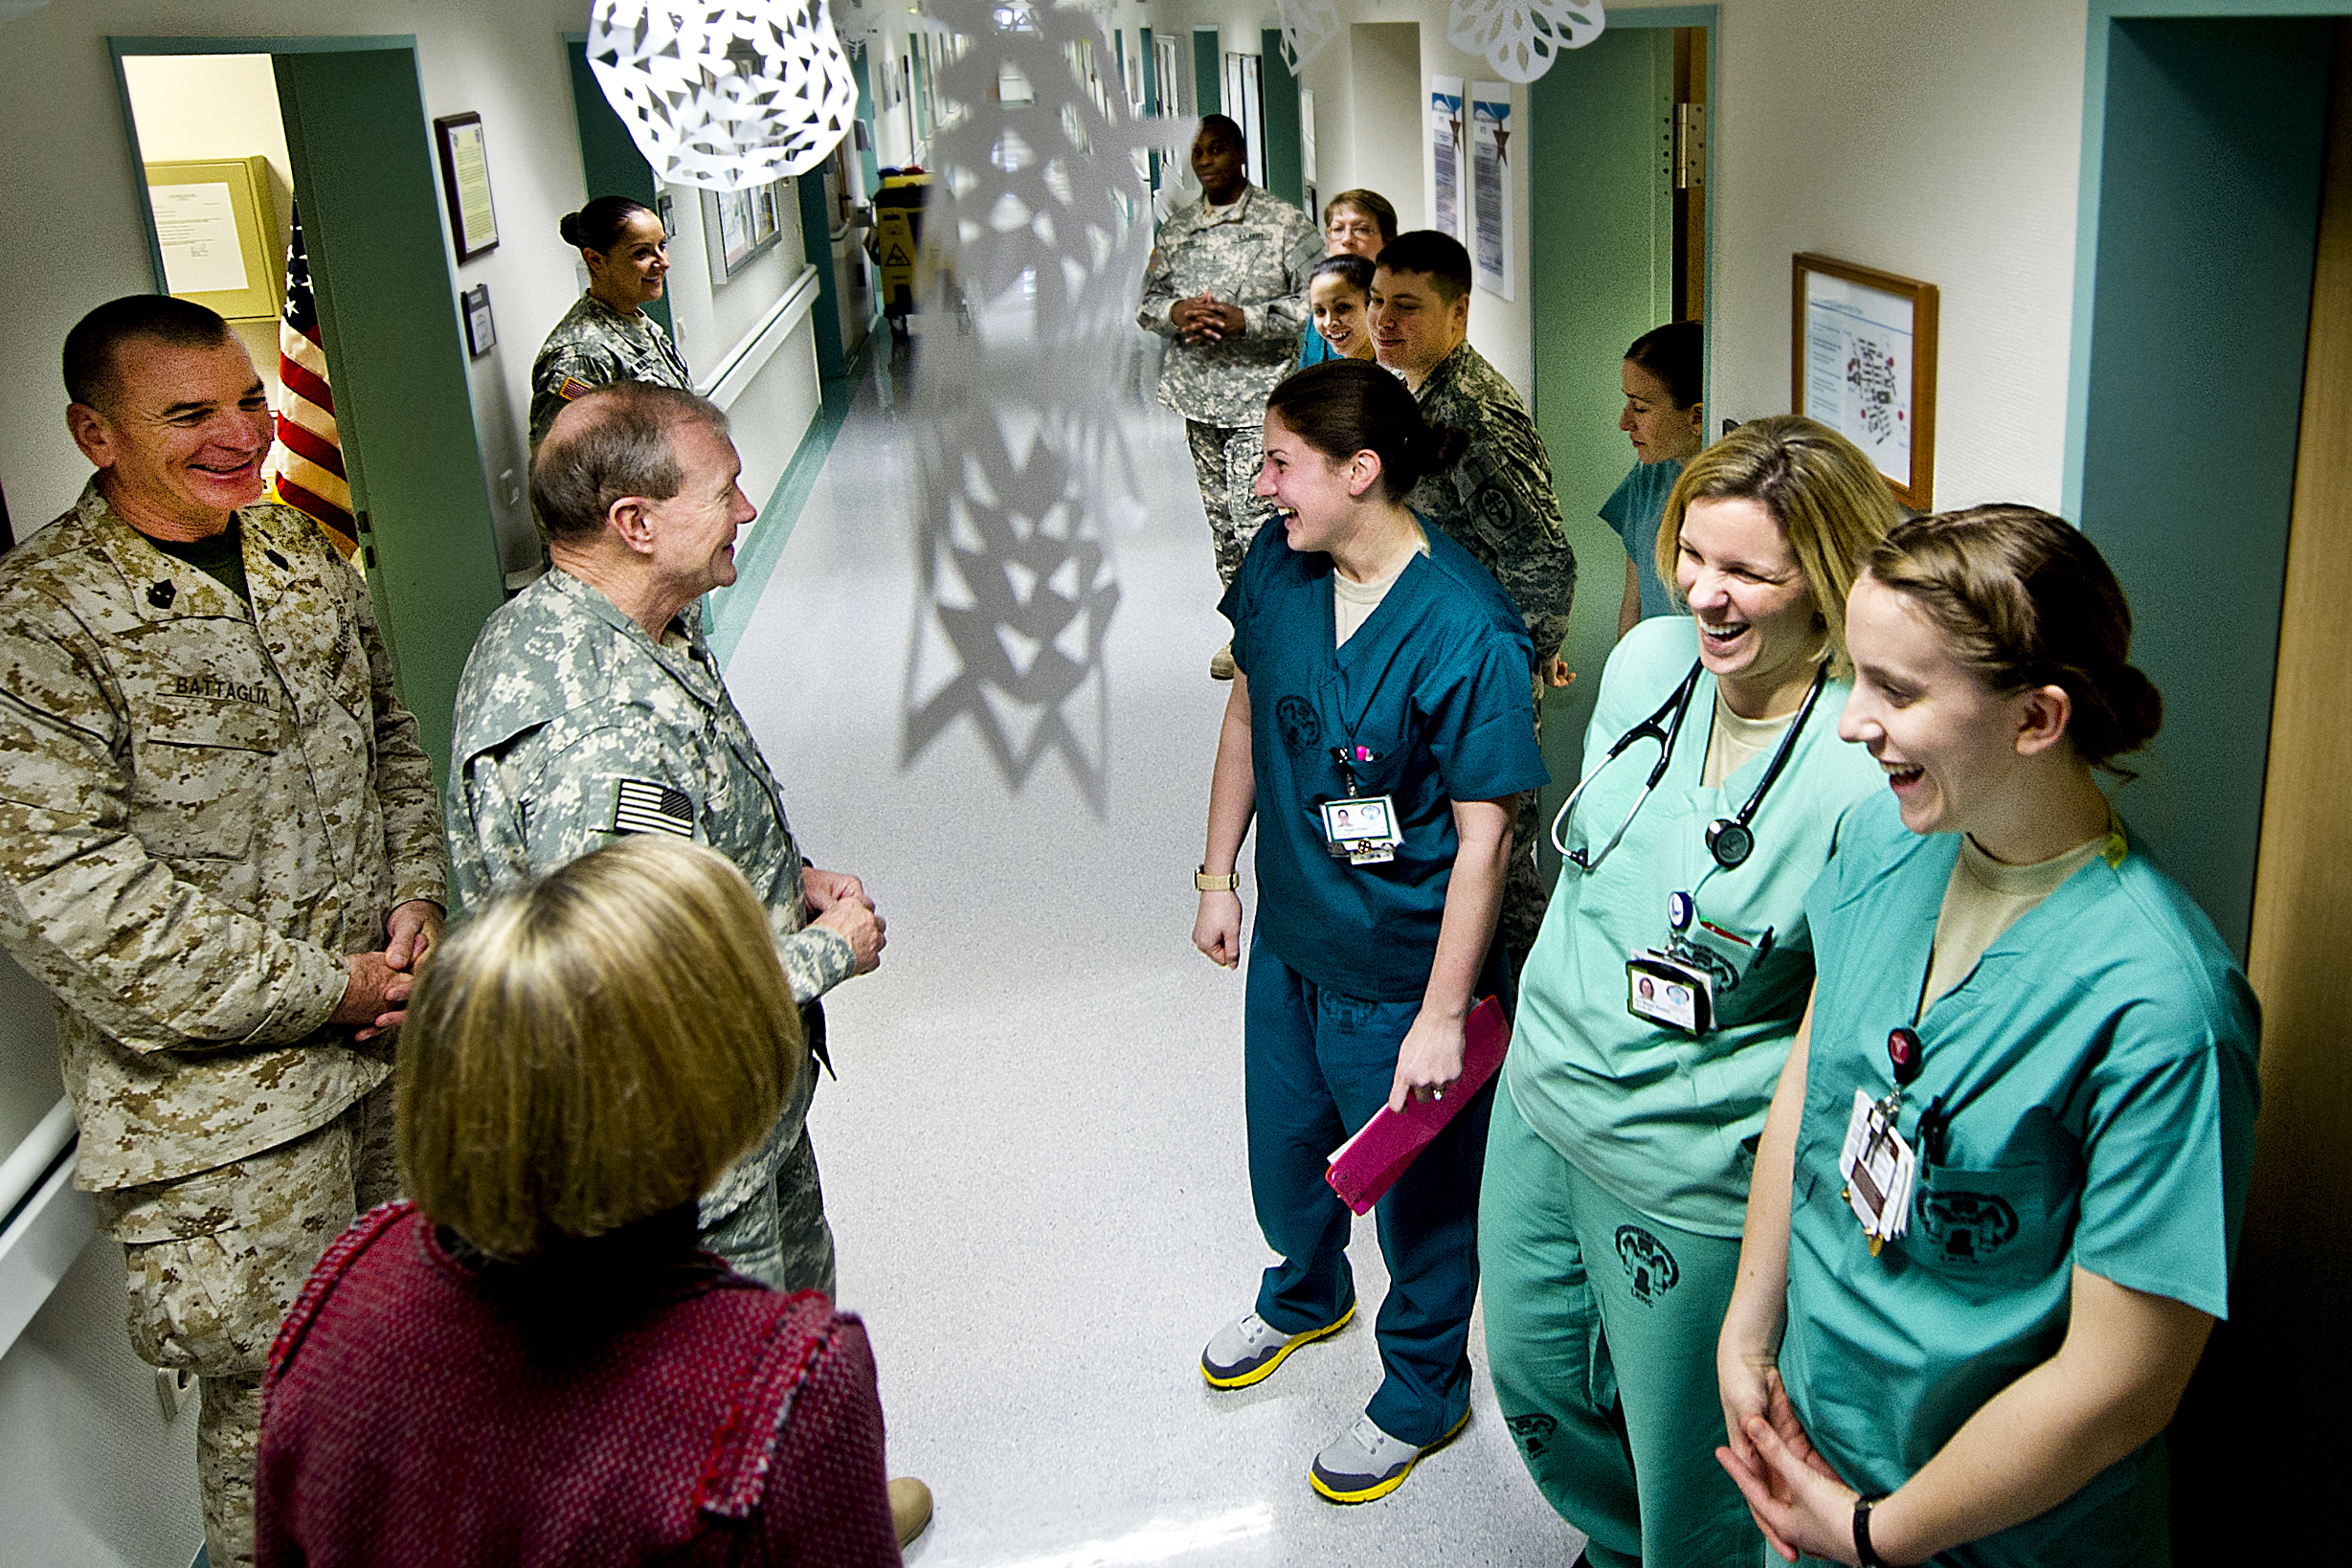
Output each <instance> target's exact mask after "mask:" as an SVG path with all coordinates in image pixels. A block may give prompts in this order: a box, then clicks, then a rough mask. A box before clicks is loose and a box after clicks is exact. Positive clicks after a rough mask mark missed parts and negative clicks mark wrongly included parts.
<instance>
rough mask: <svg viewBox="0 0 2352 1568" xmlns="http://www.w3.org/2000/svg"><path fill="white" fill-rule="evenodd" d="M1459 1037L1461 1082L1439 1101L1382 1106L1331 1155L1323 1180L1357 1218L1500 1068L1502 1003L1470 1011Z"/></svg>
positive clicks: (1504, 1037) (1507, 1036)
mask: <svg viewBox="0 0 2352 1568" xmlns="http://www.w3.org/2000/svg"><path fill="white" fill-rule="evenodd" d="M1462 1035H1463V1041H1462V1078H1461V1081H1460V1082H1459V1083H1457V1084H1455V1085H1454V1086H1453V1087H1452V1088H1449V1089H1447V1090H1446V1091H1445V1099H1443V1100H1408V1101H1406V1102H1405V1107H1404V1109H1402V1110H1391V1109H1388V1107H1386V1106H1382V1107H1381V1108H1380V1109H1379V1111H1378V1113H1377V1114H1376V1115H1374V1117H1373V1118H1372V1120H1370V1121H1368V1122H1366V1123H1365V1124H1364V1125H1363V1127H1362V1128H1361V1129H1360V1130H1359V1131H1357V1132H1356V1134H1355V1136H1354V1137H1352V1138H1350V1139H1349V1140H1348V1141H1347V1142H1345V1143H1343V1144H1341V1145H1340V1146H1339V1147H1338V1148H1337V1149H1334V1150H1333V1151H1332V1157H1331V1168H1330V1169H1329V1170H1327V1171H1325V1172H1324V1173H1323V1179H1324V1180H1326V1181H1328V1182H1330V1183H1331V1185H1332V1191H1333V1192H1335V1193H1337V1194H1338V1195H1339V1200H1340V1201H1341V1202H1342V1203H1345V1204H1346V1205H1347V1206H1348V1207H1349V1208H1351V1209H1354V1210H1355V1212H1356V1213H1357V1214H1369V1213H1371V1212H1372V1205H1373V1204H1375V1203H1378V1201H1379V1200H1380V1195H1381V1194H1383V1193H1385V1192H1387V1191H1388V1189H1389V1188H1391V1187H1393V1186H1395V1185H1396V1184H1397V1178H1398V1177H1399V1176H1402V1175H1404V1168H1405V1167H1406V1166H1408V1165H1410V1164H1412V1163H1413V1156H1414V1155H1416V1154H1420V1153H1421V1152H1422V1150H1423V1149H1426V1148H1427V1147H1429V1142H1430V1140H1431V1139H1433V1138H1435V1137H1436V1136H1437V1135H1438V1134H1439V1133H1440V1132H1442V1131H1445V1124H1446V1123H1447V1122H1450V1121H1452V1120H1453V1119H1454V1112H1456V1111H1458V1110H1460V1109H1462V1108H1463V1107H1464V1106H1466V1105H1467V1104H1469V1103H1470V1097H1471V1096H1472V1095H1474V1094H1476V1093H1477V1092H1478V1091H1479V1090H1480V1089H1482V1088H1485V1087H1486V1086H1487V1080H1489V1079H1490V1078H1492V1077H1493V1076H1494V1070H1495V1069H1496V1068H1497V1067H1500V1066H1501V1065H1502V1064H1503V1053H1504V1052H1505V1051H1506V1050H1508V1049H1510V1047H1511V1025H1510V1024H1508V1023H1506V1022H1505V1021H1504V1020H1503V1004H1502V1002H1501V1001H1499V1000H1498V999H1496V998H1495V997H1488V998H1487V999H1486V1000H1485V1001H1482V1002H1480V1003H1479V1004H1478V1005H1477V1006H1476V1007H1474V1008H1472V1009H1471V1010H1470V1016H1469V1019H1467V1022H1465V1024H1464V1025H1463V1030H1462Z"/></svg>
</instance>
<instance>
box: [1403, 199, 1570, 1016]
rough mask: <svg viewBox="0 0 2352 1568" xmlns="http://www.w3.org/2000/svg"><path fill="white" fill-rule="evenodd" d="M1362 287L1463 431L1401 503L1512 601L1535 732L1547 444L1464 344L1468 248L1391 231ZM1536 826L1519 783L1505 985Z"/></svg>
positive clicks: (1522, 948)
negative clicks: (1453, 454) (1458, 445)
mask: <svg viewBox="0 0 2352 1568" xmlns="http://www.w3.org/2000/svg"><path fill="white" fill-rule="evenodd" d="M1372 287H1373V295H1372V323H1373V327H1372V336H1373V347H1374V350H1375V352H1376V353H1378V356H1379V360H1380V363H1381V364H1383V365H1386V366H1388V367H1389V368H1390V369H1392V370H1399V371H1401V372H1402V373H1403V375H1404V379H1405V384H1406V385H1407V386H1409V387H1411V388H1412V389H1413V395H1414V397H1415V399H1416V400H1418V401H1419V402H1420V404H1421V413H1422V419H1424V420H1425V421H1427V422H1428V423H1429V424H1430V425H1432V426H1439V427H1445V428H1450V429H1453V430H1458V431H1460V432H1462V434H1463V435H1464V436H1465V437H1467V438H1468V444H1467V446H1465V447H1464V449H1463V452H1462V455H1461V456H1460V457H1459V458H1457V459H1455V460H1454V461H1453V462H1452V463H1451V464H1450V465H1448V466H1447V467H1445V468H1443V469H1440V470H1439V471H1438V472H1436V473H1434V474H1429V475H1425V476H1423V477H1422V481H1421V482H1419V483H1418V484H1416V485H1414V486H1413V491H1412V494H1411V495H1409V496H1407V497H1406V498H1405V504H1407V505H1409V506H1411V507H1412V508H1413V510H1414V511H1416V512H1418V513H1420V514H1421V515H1422V517H1424V518H1427V519H1428V520H1429V521H1431V522H1433V523H1435V524H1436V525H1437V526H1439V527H1441V528H1444V529H1445V532H1446V534H1447V535H1448V536H1449V537H1451V538H1452V539H1453V541H1454V542H1455V543H1456V544H1458V545H1460V546H1461V547H1462V548H1463V549H1467V550H1468V551H1469V552H1470V554H1471V555H1473V556H1475V557H1476V558H1477V560H1478V564H1479V565H1481V566H1483V567H1485V568H1486V569H1487V571H1490V572H1491V573H1492V574H1493V576H1494V580H1495V581H1496V582H1498V583H1500V584H1501V585H1502V587H1503V592H1504V593H1506V594H1510V595H1511V601H1512V603H1513V604H1514V605H1516V606H1518V609H1519V615H1520V617H1521V618H1522V619H1524V620H1525V621H1526V622H1527V635H1528V638H1529V640H1530V642H1531V643H1532V644H1533V645H1534V669H1533V670H1532V671H1531V672H1530V687H1531V693H1532V697H1533V699H1534V703H1535V721H1536V732H1537V733H1538V735H1540V734H1541V732H1542V724H1543V702H1542V699H1543V688H1544V684H1545V682H1546V677H1547V675H1548V673H1549V672H1550V671H1551V670H1552V669H1553V666H1554V663H1555V661H1557V658H1558V657H1559V648H1560V643H1561V641H1562V640H1563V639H1564V638H1566V637H1567V635H1568V614H1569V611H1570V610H1571V609H1572V608H1574V606H1575V604H1576V593H1577V558H1576V551H1575V550H1574V549H1571V548H1570V547H1569V544H1568V536H1567V534H1566V533H1565V532H1564V531H1563V530H1562V529H1561V527H1560V520H1559V500H1558V498H1557V496H1556V495H1554V494H1553V490H1552V459H1551V456H1550V454H1548V453H1547V452H1545V451H1544V446H1543V437H1541V436H1539V435H1537V434H1536V431H1535V421H1534V419H1532V418H1531V417H1529V415H1528V412H1527V405H1526V404H1524V403H1522V402H1521V401H1519V394H1518V392H1516V391H1515V390H1514V389H1513V388H1512V385H1511V383H1510V382H1509V381H1507V380H1505V379H1504V378H1503V375H1502V372H1501V371H1499V370H1495V368H1494V367H1493V366H1491V365H1490V364H1488V363H1487V360H1486V356H1485V355H1483V354H1481V353H1479V351H1478V350H1477V349H1475V348H1473V347H1470V345H1469V341H1468V336H1467V333H1468V327H1469V291H1470V258H1469V255H1468V253H1467V252H1466V251H1465V250H1463V248H1462V245H1461V242H1460V241H1458V240H1456V239H1454V238H1453V237H1452V236H1450V235H1444V234H1439V233H1437V232H1436V231H1434V230H1426V229H1424V230H1422V231H1419V232H1418V233H1412V234H1403V235H1398V236H1397V237H1396V238H1395V239H1393V240H1391V241H1390V242H1389V244H1388V246H1387V248H1385V249H1384V250H1382V252H1381V253H1380V258H1379V262H1378V268H1377V270H1376V271H1375V272H1374V274H1373V285H1372ZM1542 831H1543V821H1542V803H1541V800H1540V798H1539V797H1538V796H1537V795H1534V794H1530V795H1528V796H1526V798H1524V799H1522V800H1521V801H1520V802H1519V809H1518V812H1517V813H1516V815H1515V816H1514V818H1513V819H1512V851H1511V869H1510V871H1509V873H1508V874H1507V876H1506V879H1505V881H1504V884H1503V910H1502V917H1501V920H1500V922H1499V925H1498V927H1497V931H1496V934H1497V937H1498V939H1499V940H1500V941H1501V942H1502V944H1503V951H1504V953H1505V954H1506V956H1507V957H1508V958H1509V959H1510V962H1511V975H1512V984H1513V985H1514V986H1515V985H1516V983H1517V980H1518V974H1519V969H1520V966H1521V965H1522V964H1524V963H1525V962H1526V959H1527V954H1528V950H1529V949H1530V948H1532V947H1534V944H1535V933H1536V931H1537V930H1538V929H1540V928H1541V926H1542V925H1543V911H1544V906H1545V904H1546V903H1547V902H1548V895H1547V893H1546V890H1545V889H1544V887H1543V885H1542V884H1541V882H1540V881H1539V880H1538V879H1537V877H1536V874H1535V846H1536V843H1537V842H1538V839H1537V835H1539V834H1540V833H1541V832H1542Z"/></svg>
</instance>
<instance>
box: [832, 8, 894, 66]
mask: <svg viewBox="0 0 2352 1568" xmlns="http://www.w3.org/2000/svg"><path fill="white" fill-rule="evenodd" d="M883 5H884V0H837V4H836V5H835V6H834V8H833V34H834V36H835V37H837V38H840V40H841V47H842V48H843V49H846V50H848V51H849V52H850V53H851V54H852V55H855V54H856V53H858V51H860V50H861V49H863V48H864V47H865V46H866V44H867V43H868V42H869V41H870V40H872V39H873V38H874V37H875V36H877V35H878V34H880V33H881V32H882V8H883Z"/></svg>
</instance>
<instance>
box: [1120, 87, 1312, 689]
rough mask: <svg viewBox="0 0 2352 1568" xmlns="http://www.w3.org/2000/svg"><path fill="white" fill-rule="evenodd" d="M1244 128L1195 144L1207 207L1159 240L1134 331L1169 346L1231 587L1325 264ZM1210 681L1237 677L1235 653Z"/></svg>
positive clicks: (1222, 570)
mask: <svg viewBox="0 0 2352 1568" xmlns="http://www.w3.org/2000/svg"><path fill="white" fill-rule="evenodd" d="M1245 151H1246V146H1245V144H1244V143H1243V140H1242V127H1241V126H1239V125H1237V124H1235V123H1233V122H1232V121H1230V120H1228V119H1226V118H1225V117H1224V116H1223V115H1221V114H1212V115H1205V116H1203V117H1202V118H1201V121H1200V133H1199V135H1198V136H1196V137H1195V138H1194V139H1193V177H1194V178H1196V179H1198V181H1199V182H1200V199H1199V200H1198V201H1196V202H1193V203H1191V204H1190V205H1188V206H1184V207H1179V208H1177V209H1176V211H1175V212H1173V213H1169V214H1168V218H1167V221H1165V222H1163V223H1162V224H1161V225H1160V226H1159V232H1158V233H1157V234H1156V235H1154V236H1153V247H1152V260H1151V264H1150V265H1149V266H1147V267H1146V268H1145V269H1144V274H1143V303H1142V305H1141V306H1140V307H1139V308H1138V309H1137V311H1136V313H1135V321H1136V323H1137V325H1141V326H1142V327H1143V328H1144V329H1145V330H1146V331H1150V332H1157V333H1158V334H1159V335H1160V336H1162V337H1164V338H1168V339H1170V340H1171V341H1170V344H1169V347H1168V358H1167V361H1166V363H1165V364H1164V365H1163V366H1162V367H1161V369H1160V376H1159V400H1160V401H1161V402H1163V403H1165V404H1167V405H1168V406H1169V407H1170V408H1172V409H1174V410H1176V412H1177V413H1178V414H1182V415H1184V436H1185V439H1186V440H1188V441H1189V442H1190V443H1191V444H1192V450H1193V467H1194V469H1195V471H1196V472H1197V474H1198V478H1199V481H1200V504H1201V506H1202V508H1203V509H1204V510H1206V511H1207V513H1208V516H1209V537H1210V539H1211V540H1213V541H1214V542H1215V544H1216V547H1217V579H1218V581H1219V582H1221V583H1223V584H1225V585H1226V586H1228V587H1230V586H1231V585H1232V582H1233V573H1234V571H1236V570H1237V569H1238V568H1239V567H1240V566H1241V564H1242V557H1243V555H1245V554H1247V553H1248V551H1249V542H1250V541H1251V540H1252V539H1255V538H1256V537H1257V536H1258V526H1259V525H1260V524H1261V523H1263V522H1265V521H1266V508H1265V505H1264V504H1262V503H1261V502H1260V501H1259V500H1258V499H1257V498H1256V497H1255V496H1253V495H1251V494H1250V489H1251V487H1252V486H1253V485H1255V484H1256V483H1257V482H1258V469H1259V467H1260V465H1261V464H1262V463H1263V462H1264V461H1265V452H1264V440H1265V423H1266V393H1267V392H1272V391H1273V390H1274V383H1275V382H1277V381H1279V380H1281V379H1282V378H1283V377H1284V376H1285V375H1286V374H1288V372H1289V370H1290V367H1291V363H1292V361H1293V360H1295V359H1296V358H1297V356H1298V346H1299V334H1300V332H1302V331H1303V330H1305V329H1306V326H1307V317H1308V306H1307V275H1308V274H1309V273H1310V272H1312V271H1313V270H1314V265H1315V263H1316V262H1317V261H1319V260H1321V259H1322V258H1323V239H1322V236H1321V235H1318V234H1317V233H1316V232H1315V226H1314V220H1313V219H1311V218H1310V217H1309V216H1308V215H1307V214H1306V213H1302V212H1300V211H1299V210H1298V209H1297V208H1295V207H1293V206H1291V205H1290V204H1289V203H1288V202H1287V201H1284V200H1283V199H1282V198H1281V197H1279V196H1277V195H1275V194H1273V193H1272V192H1271V191H1268V190H1261V189H1260V188H1258V187H1257V186H1254V185H1251V184H1250V183H1249V180H1248V177H1247V176H1246V175H1245V174H1244V173H1243V155H1244V153H1245ZM1209 674H1210V675H1212V676H1214V677H1215V678H1216V679H1218V680H1220V681H1230V680H1232V679H1233V656H1232V653H1231V650H1230V645H1228V646H1227V647H1226V648H1222V649H1220V650H1219V651H1218V654H1217V657H1216V658H1214V659H1213V660H1211V661H1209Z"/></svg>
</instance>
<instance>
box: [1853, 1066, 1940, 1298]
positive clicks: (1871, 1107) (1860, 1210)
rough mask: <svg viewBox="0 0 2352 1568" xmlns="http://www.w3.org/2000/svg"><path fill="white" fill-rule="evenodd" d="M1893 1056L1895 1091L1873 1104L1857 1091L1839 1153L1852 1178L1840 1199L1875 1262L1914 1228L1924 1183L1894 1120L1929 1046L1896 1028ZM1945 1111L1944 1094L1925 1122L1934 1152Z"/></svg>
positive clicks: (1862, 1091) (1922, 1126)
mask: <svg viewBox="0 0 2352 1568" xmlns="http://www.w3.org/2000/svg"><path fill="white" fill-rule="evenodd" d="M1887 1056H1888V1059H1889V1060H1890V1061H1891V1062H1893V1064H1894V1092H1893V1093H1892V1094H1890V1095H1888V1096H1886V1097H1885V1098H1884V1099H1879V1100H1873V1099H1871V1098H1870V1091H1869V1090H1868V1089H1862V1088H1857V1089H1855V1090H1854V1109H1853V1111H1852V1113H1851V1114H1850V1115H1848V1117H1847V1118H1846V1143H1845V1146H1844V1147H1843V1148H1841V1149H1840V1150H1839V1151H1838V1175H1840V1176H1844V1177H1845V1178H1846V1190H1845V1191H1844V1192H1842V1193H1840V1194H1839V1195H1838V1196H1839V1197H1841V1198H1845V1199H1846V1202H1847V1205H1848V1207H1850V1208H1851V1209H1852V1210H1853V1211H1854V1218H1855V1219H1857V1220H1859V1221H1862V1234H1863V1235H1865V1236H1867V1237H1869V1238H1870V1256H1871V1257H1873V1258H1874V1257H1876V1256H1878V1249H1879V1247H1880V1246H1881V1245H1882V1244H1884V1243H1885V1242H1886V1241H1887V1239H1888V1238H1889V1237H1900V1236H1902V1235H1903V1234H1904V1233H1906V1232H1907V1231H1909V1230H1910V1229H1911V1194H1912V1189H1913V1188H1914V1187H1915V1186H1916V1185H1917V1184H1918V1178H1919V1166H1918V1160H1917V1158H1916V1157H1915V1155H1914V1154H1912V1150H1911V1145H1910V1144H1909V1143H1908V1142H1906V1141H1905V1139H1904V1137H1903V1134H1902V1133H1900V1132H1898V1131H1895V1129H1894V1119H1895V1117H1897V1116H1898V1115H1900V1114H1901V1113H1902V1109H1903V1090H1905V1089H1906V1088H1908V1087H1910V1086H1911V1085H1912V1082H1913V1081H1914V1080H1915V1079H1916V1078H1917V1077H1918V1076H1919V1067H1920V1064H1921V1063H1922V1062H1923V1061H1924V1060H1925V1058H1926V1047H1925V1046H1923V1045H1922V1044H1921V1043H1920V1042H1919V1037H1918V1035H1917V1033H1916V1032H1915V1031H1914V1030H1912V1029H1909V1028H1901V1029H1896V1030H1895V1031H1893V1033H1892V1034H1890V1035H1889V1036H1888V1037H1887ZM1942 1108H1943V1098H1942V1096H1940V1095H1938V1097H1937V1099H1936V1103H1935V1105H1933V1106H1931V1107H1929V1108H1928V1113H1927V1114H1926V1115H1924V1116H1922V1117H1921V1118H1920V1121H1919V1131H1920V1133H1921V1134H1922V1136H1923V1137H1924V1138H1925V1140H1926V1142H1927V1144H1928V1147H1929V1150H1930V1152H1931V1153H1933V1152H1934V1151H1935V1150H1936V1148H1937V1146H1938V1144H1940V1142H1941V1141H1942V1140H1941V1136H1940V1131H1939V1130H1940V1127H1941V1125H1942V1122H1943V1121H1944V1120H1945V1118H1944V1116H1943V1111H1942Z"/></svg>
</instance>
